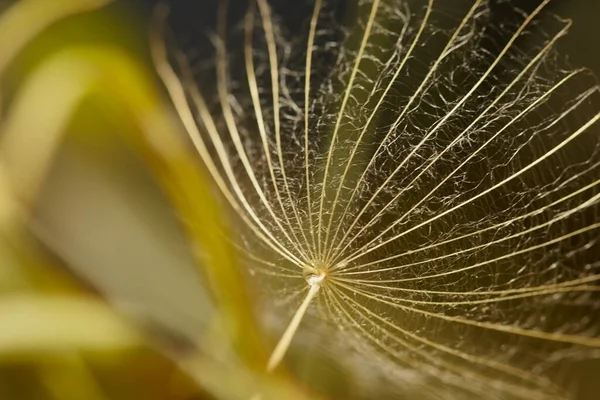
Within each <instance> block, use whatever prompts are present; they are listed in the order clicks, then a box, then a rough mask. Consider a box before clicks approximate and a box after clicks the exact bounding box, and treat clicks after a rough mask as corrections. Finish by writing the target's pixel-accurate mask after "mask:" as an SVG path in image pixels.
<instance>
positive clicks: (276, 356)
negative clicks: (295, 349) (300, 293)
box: [267, 284, 321, 372]
mask: <svg viewBox="0 0 600 400" xmlns="http://www.w3.org/2000/svg"><path fill="white" fill-rule="evenodd" d="M320 288H321V285H319V284H313V285H311V286H310V290H309V291H308V294H307V295H306V297H305V298H304V300H303V301H302V304H300V307H298V310H296V313H295V314H294V317H293V318H292V320H291V321H290V324H289V325H288V327H287V328H286V329H285V332H284V333H283V335H282V336H281V339H279V343H277V346H275V350H273V353H272V354H271V357H269V362H268V363H267V372H271V371H273V370H274V369H275V368H276V367H277V366H278V365H279V363H280V362H281V360H282V359H283V356H284V355H285V353H286V352H287V350H288V348H289V347H290V343H291V342H292V339H293V338H294V335H295V334H296V331H297V330H298V327H299V326H300V322H301V321H302V318H303V317H304V314H306V310H307V309H308V306H309V305H310V302H311V301H312V300H313V299H314V298H315V296H316V295H317V293H318V292H319V289H320Z"/></svg>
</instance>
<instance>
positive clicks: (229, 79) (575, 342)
mask: <svg viewBox="0 0 600 400" xmlns="http://www.w3.org/2000/svg"><path fill="white" fill-rule="evenodd" d="M280 3H281V2H279V3H275V2H273V4H270V2H269V1H268V0H250V1H249V4H248V9H247V10H246V12H245V14H244V16H243V17H242V18H241V19H238V20H235V21H233V22H232V19H233V18H232V17H231V15H232V6H228V5H227V4H226V2H224V3H223V4H220V6H219V11H218V15H216V16H215V17H216V18H217V21H218V22H217V24H216V25H217V26H216V29H215V31H214V32H213V34H211V35H210V36H209V38H210V39H209V38H207V40H212V44H213V45H214V54H213V57H211V58H210V59H209V60H208V61H206V60H204V61H203V62H202V63H201V64H200V66H199V67H197V66H196V65H195V64H194V63H193V60H191V59H190V57H185V56H184V53H185V52H182V51H178V50H175V51H173V50H171V49H169V53H168V55H166V54H165V53H164V52H157V54H159V56H158V57H157V58H156V63H157V68H158V70H159V73H160V75H161V77H162V78H163V80H164V82H165V86H166V88H167V90H168V92H169V94H170V96H171V99H172V101H173V104H174V107H175V109H176V111H177V112H178V114H179V117H180V118H181V121H182V123H183V125H184V126H185V128H186V130H187V132H188V134H189V137H190V145H192V146H194V147H195V149H196V150H197V152H198V157H199V158H200V159H201V160H202V163H203V165H204V167H205V170H206V174H207V175H208V176H210V177H211V179H212V182H213V186H214V193H215V196H217V197H218V199H219V201H220V203H221V204H222V206H223V208H224V209H225V210H227V211H228V213H226V215H227V217H228V221H227V223H228V225H229V227H230V229H229V232H230V233H228V240H230V241H231V242H232V243H233V244H234V245H235V248H236V249H237V250H238V254H237V255H238V257H239V260H240V264H241V265H242V266H243V267H244V271H245V272H246V276H247V279H248V283H249V286H250V287H252V288H253V290H254V291H255V293H256V298H257V304H256V305H255V306H256V312H257V314H258V315H259V317H260V319H261V321H263V323H264V324H265V326H269V327H270V329H271V331H272V332H273V335H274V337H275V335H279V337H280V338H281V339H280V340H279V341H277V340H275V341H274V343H272V348H273V349H274V350H273V353H272V356H271V359H270V360H269V363H268V365H265V369H266V370H268V371H273V370H275V369H277V368H278V366H280V365H281V363H282V362H287V363H288V364H290V365H291V368H292V369H293V360H294V359H296V358H297V357H298V356H297V354H298V352H300V353H301V352H303V351H313V352H315V353H318V352H320V353H322V354H324V357H325V358H327V357H329V359H330V360H335V363H336V364H339V367H338V368H342V369H344V370H346V371H348V373H349V374H351V375H352V377H353V378H352V379H353V380H354V382H353V384H354V385H356V387H359V388H360V387H365V388H368V389H365V390H368V392H365V393H367V394H362V395H361V394H360V393H361V392H360V390H362V389H357V391H356V393H353V394H352V395H354V396H356V398H411V399H413V398H417V399H420V398H424V399H428V398H432V399H434V398H436V399H437V398H444V399H446V398H459V399H461V398H465V399H470V398H474V399H481V398H486V399H489V398H498V399H554V398H565V397H569V396H573V387H571V386H570V385H569V382H566V381H565V379H562V380H561V376H563V375H561V374H562V373H561V371H563V370H564V369H561V368H563V367H561V366H564V365H571V364H569V363H575V362H577V361H578V360H581V359H585V358H597V357H598V356H599V355H600V332H599V328H600V318H599V317H598V315H600V310H599V308H600V294H599V289H600V243H599V241H600V206H599V200H600V136H599V128H600V124H599V120H600V98H599V97H600V96H599V93H598V86H597V83H596V80H595V78H594V76H593V75H592V74H591V73H590V72H589V71H587V70H585V69H577V68H573V67H570V66H569V65H567V63H566V62H565V59H564V57H562V56H560V55H559V54H557V53H558V52H557V51H556V45H557V43H558V42H560V39H561V38H562V37H563V36H564V35H565V34H566V33H567V31H568V29H569V27H570V25H571V22H570V21H567V20H563V19H561V18H558V17H556V16H553V15H551V14H550V12H549V11H548V10H547V8H548V5H549V3H552V2H551V1H550V0H543V1H541V0H540V1H539V2H538V4H537V6H536V7H533V8H531V9H527V10H524V9H520V8H519V1H483V0H456V1H452V2H447V1H444V0H352V1H348V2H341V1H329V0H310V1H309V0H307V1H303V2H300V3H299V5H296V7H298V10H300V11H301V12H302V13H303V14H305V15H306V17H307V18H306V19H304V20H302V22H301V23H297V24H291V23H290V24H286V23H283V21H282V19H281V18H280V16H279V13H278V5H279V6H281V4H280ZM449 3H452V4H451V5H450V4H449ZM340 10H341V11H340ZM300 11H299V12H300ZM238 14H239V13H238ZM499 15H501V16H502V17H500V16H499ZM500 18H501V20H499V19H500ZM169 47H172V46H169ZM175 47H176V46H175ZM163 50H164V49H163ZM298 349H300V350H298ZM311 349H312V350H311ZM294 353H295V354H296V356H294ZM287 357H290V359H289V360H288V359H287ZM377 382H380V383H381V384H380V385H378V384H376V383H377ZM375 386H377V387H376V388H375V389H373V387H375ZM373 390H376V391H373ZM377 391H379V392H377ZM374 393H380V395H376V394H374ZM249 395H251V394H249ZM360 396H362V397H360ZM386 396H387V397H386ZM347 397H348V398H350V395H348V396H347Z"/></svg>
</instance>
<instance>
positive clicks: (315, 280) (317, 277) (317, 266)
mask: <svg viewBox="0 0 600 400" xmlns="http://www.w3.org/2000/svg"><path fill="white" fill-rule="evenodd" d="M302 274H303V276H304V279H305V280H306V283H308V285H309V286H315V285H322V284H323V283H324V282H325V280H326V279H327V275H328V274H329V268H328V267H327V266H326V265H323V264H322V263H314V264H307V265H305V266H304V270H303V271H302Z"/></svg>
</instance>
